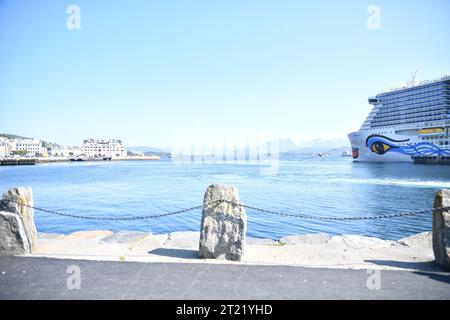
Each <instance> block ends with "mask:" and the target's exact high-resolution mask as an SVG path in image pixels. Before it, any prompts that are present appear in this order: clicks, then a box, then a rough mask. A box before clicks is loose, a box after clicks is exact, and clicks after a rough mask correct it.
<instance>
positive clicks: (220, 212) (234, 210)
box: [199, 184, 247, 261]
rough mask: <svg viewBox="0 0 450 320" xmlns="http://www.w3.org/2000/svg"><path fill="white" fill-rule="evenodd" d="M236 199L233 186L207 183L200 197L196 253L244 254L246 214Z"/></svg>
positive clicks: (236, 257)
mask: <svg viewBox="0 0 450 320" xmlns="http://www.w3.org/2000/svg"><path fill="white" fill-rule="evenodd" d="M218 200H228V201H231V202H233V203H239V195H238V191H237V189H236V188H234V187H228V186H223V185H218V184H214V185H211V186H209V187H208V189H207V190H206V192H205V198H204V200H203V213H202V223H201V229H200V246H199V256H200V258H205V259H211V258H213V259H214V258H215V259H226V260H234V261H240V260H241V259H242V257H243V254H244V243H245V233H246V231H247V215H246V213H245V208H243V207H242V206H239V205H236V204H233V203H228V202H218Z"/></svg>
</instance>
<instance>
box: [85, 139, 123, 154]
mask: <svg viewBox="0 0 450 320" xmlns="http://www.w3.org/2000/svg"><path fill="white" fill-rule="evenodd" d="M82 152H83V154H84V155H85V156H87V157H93V158H102V157H111V158H115V157H126V155H127V151H126V150H125V148H124V147H123V145H122V141H121V140H115V139H110V140H96V139H87V140H84V141H83V147H82Z"/></svg>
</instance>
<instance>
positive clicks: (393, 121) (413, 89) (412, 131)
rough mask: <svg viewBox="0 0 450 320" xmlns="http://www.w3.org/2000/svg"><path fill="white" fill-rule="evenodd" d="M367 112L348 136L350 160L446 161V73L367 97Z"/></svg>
mask: <svg viewBox="0 0 450 320" xmlns="http://www.w3.org/2000/svg"><path fill="white" fill-rule="evenodd" d="M369 104H371V105H373V107H372V110H371V112H370V113H369V115H368V116H367V118H366V120H365V121H364V123H363V124H362V126H361V128H360V129H359V131H356V132H352V133H350V134H349V135H348V137H349V140H350V144H351V146H352V156H353V159H354V161H378V162H388V161H414V162H416V161H417V160H418V159H419V160H420V159H444V160H446V161H448V160H450V136H449V133H450V132H449V131H450V129H449V128H450V75H446V76H444V77H442V78H440V79H437V80H432V81H422V82H420V83H418V84H414V83H411V84H410V85H408V86H405V87H402V88H397V89H391V90H389V91H386V92H382V93H380V94H378V95H376V96H375V97H371V98H369Z"/></svg>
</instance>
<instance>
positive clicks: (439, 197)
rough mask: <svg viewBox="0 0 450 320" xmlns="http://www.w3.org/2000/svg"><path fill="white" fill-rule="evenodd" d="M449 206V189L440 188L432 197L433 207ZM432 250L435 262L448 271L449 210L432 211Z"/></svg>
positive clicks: (449, 253)
mask: <svg viewBox="0 0 450 320" xmlns="http://www.w3.org/2000/svg"><path fill="white" fill-rule="evenodd" d="M444 207H450V190H446V189H444V190H441V191H439V192H438V193H436V197H435V198H434V208H444ZM433 251H434V258H435V261H436V263H437V264H438V265H439V266H440V267H441V268H442V269H444V270H446V271H450V210H444V211H433Z"/></svg>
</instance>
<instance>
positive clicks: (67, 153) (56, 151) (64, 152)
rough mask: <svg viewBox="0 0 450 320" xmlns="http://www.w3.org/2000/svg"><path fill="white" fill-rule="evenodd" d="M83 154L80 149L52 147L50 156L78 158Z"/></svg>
mask: <svg viewBox="0 0 450 320" xmlns="http://www.w3.org/2000/svg"><path fill="white" fill-rule="evenodd" d="M82 153H83V150H82V149H81V148H80V147H70V146H60V145H52V146H51V147H50V148H49V156H51V157H66V158H70V157H78V156H79V155H81V154H82Z"/></svg>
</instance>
